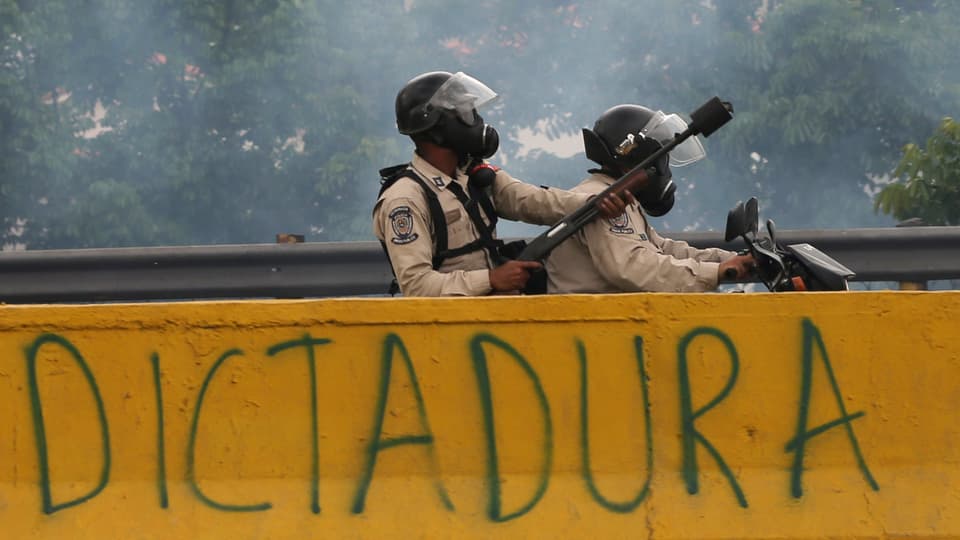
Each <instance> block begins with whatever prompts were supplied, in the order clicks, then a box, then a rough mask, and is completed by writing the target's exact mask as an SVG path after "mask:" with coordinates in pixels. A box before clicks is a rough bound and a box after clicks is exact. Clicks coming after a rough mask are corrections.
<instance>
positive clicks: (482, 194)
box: [377, 163, 503, 294]
mask: <svg viewBox="0 0 960 540" xmlns="http://www.w3.org/2000/svg"><path fill="white" fill-rule="evenodd" d="M401 178H409V179H411V180H413V181H414V182H416V183H417V184H418V185H419V186H420V188H421V190H422V191H423V194H424V196H425V197H426V199H427V208H428V210H429V211H430V220H431V221H432V222H433V236H434V247H435V249H434V254H433V258H432V261H431V264H432V266H433V269H434V270H439V269H440V266H441V265H442V264H443V261H445V260H446V259H449V258H450V257H458V256H460V255H465V254H467V253H472V252H474V251H478V250H480V249H484V250H486V251H487V254H488V255H489V256H490V258H491V260H493V261H494V263H497V264H499V263H500V262H502V261H501V256H500V254H499V249H500V248H501V247H502V246H503V241H502V240H498V239H496V238H494V236H493V233H494V231H495V230H496V227H497V219H498V218H497V213H496V210H495V209H494V207H493V201H491V200H490V196H489V195H488V194H487V192H486V191H485V190H484V189H481V188H478V187H476V186H473V185H470V184H469V183H468V185H467V189H468V190H469V192H470V194H469V195H467V193H466V192H465V191H464V189H463V187H461V186H460V184H458V183H457V182H450V183H448V184H446V186H445V187H446V188H447V189H448V190H450V192H451V193H453V195H454V197H456V198H457V200H458V201H459V202H460V204H461V205H462V206H463V209H464V210H465V211H466V212H467V216H468V217H469V218H470V221H471V222H473V226H474V228H476V230H477V234H478V235H479V238H477V239H476V240H473V241H472V242H468V243H466V244H464V245H462V246H460V247H456V248H452V249H451V248H450V247H449V234H448V232H447V218H446V215H445V214H444V212H443V206H442V205H441V204H440V199H439V198H438V197H437V193H436V191H434V190H433V189H432V188H431V187H430V186H429V185H427V183H426V181H424V180H423V178H421V177H420V175H419V174H417V173H416V171H414V170H413V169H411V168H410V166H409V164H408V163H404V164H402V165H394V166H392V167H387V168H384V169H381V170H380V192H379V193H378V194H377V197H379V196H380V195H382V194H383V192H384V191H386V190H387V189H388V188H389V187H390V186H392V185H393V184H395V183H396V182H397V181H398V180H400V179H401ZM481 210H482V211H483V214H481ZM483 215H486V216H487V219H488V220H489V224H488V223H487V222H486V221H484V219H483ZM380 245H381V246H382V247H383V252H384V253H385V254H387V260H388V261H389V259H390V254H389V253H387V245H386V243H385V242H384V241H383V240H381V241H380ZM390 268H391V270H392V269H393V265H392V264H391V266H390ZM398 291H399V287H398V286H397V281H396V277H394V280H393V283H392V284H391V285H390V294H396V292H398Z"/></svg>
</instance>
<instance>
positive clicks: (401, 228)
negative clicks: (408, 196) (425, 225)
mask: <svg viewBox="0 0 960 540" xmlns="http://www.w3.org/2000/svg"><path fill="white" fill-rule="evenodd" d="M390 227H391V228H393V235H394V236H393V238H391V239H390V241H391V242H393V243H394V244H409V243H410V242H413V241H414V240H416V239H417V238H419V237H420V235H419V234H417V233H416V232H415V231H414V230H413V213H412V212H411V211H410V207H409V206H398V207H396V208H394V209H393V210H391V211H390Z"/></svg>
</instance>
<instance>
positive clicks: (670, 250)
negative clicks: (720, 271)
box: [647, 227, 736, 263]
mask: <svg viewBox="0 0 960 540" xmlns="http://www.w3.org/2000/svg"><path fill="white" fill-rule="evenodd" d="M647 235H648V236H649V237H650V241H651V242H653V243H654V244H656V245H657V246H658V247H659V248H660V249H661V250H662V251H663V252H664V253H666V254H668V255H673V256H674V257H676V258H678V259H693V260H696V261H704V262H716V263H720V262H723V261H725V260H727V259H729V258H730V257H733V256H734V255H736V253H734V252H732V251H727V250H725V249H720V248H707V249H698V248H695V247H693V246H691V245H690V244H688V243H686V242H684V241H682V240H671V239H669V238H664V237H662V236H660V235H659V234H657V231H655V230H654V229H653V227H647Z"/></svg>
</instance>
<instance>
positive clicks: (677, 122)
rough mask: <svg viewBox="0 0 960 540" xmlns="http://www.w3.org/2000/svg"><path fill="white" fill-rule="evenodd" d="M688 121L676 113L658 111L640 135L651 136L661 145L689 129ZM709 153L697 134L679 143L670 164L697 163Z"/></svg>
mask: <svg viewBox="0 0 960 540" xmlns="http://www.w3.org/2000/svg"><path fill="white" fill-rule="evenodd" d="M687 127H688V126H687V123H686V122H684V121H683V119H682V118H680V117H679V116H677V115H676V114H664V113H663V111H657V113H656V114H655V115H653V118H651V119H650V121H649V122H647V125H645V126H643V129H641V130H640V135H642V136H644V137H650V138H652V139H654V140H655V141H657V142H659V143H660V144H661V145H666V144H667V143H668V142H670V141H672V140H673V138H674V137H675V136H676V135H678V134H680V133H683V132H684V131H686V130H687ZM706 155H707V153H706V151H705V150H704V149H703V145H702V144H700V139H698V138H697V137H696V136H695V135H694V136H692V137H689V138H688V139H687V140H685V141H683V142H682V143H680V144H678V145H677V146H676V147H674V149H673V150H671V151H670V166H672V167H683V166H684V165H690V164H691V163H696V162H697V161H700V160H701V159H703V158H704V157H706Z"/></svg>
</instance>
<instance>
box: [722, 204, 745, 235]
mask: <svg viewBox="0 0 960 540" xmlns="http://www.w3.org/2000/svg"><path fill="white" fill-rule="evenodd" d="M745 232H747V222H746V220H745V219H744V208H743V201H738V202H737V204H736V205H735V206H734V207H733V208H731V209H730V211H729V212H727V228H726V231H725V232H724V234H723V239H724V241H726V242H729V241H731V240H733V239H735V238H737V237H738V236H740V235H742V234H744V233H745Z"/></svg>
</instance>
